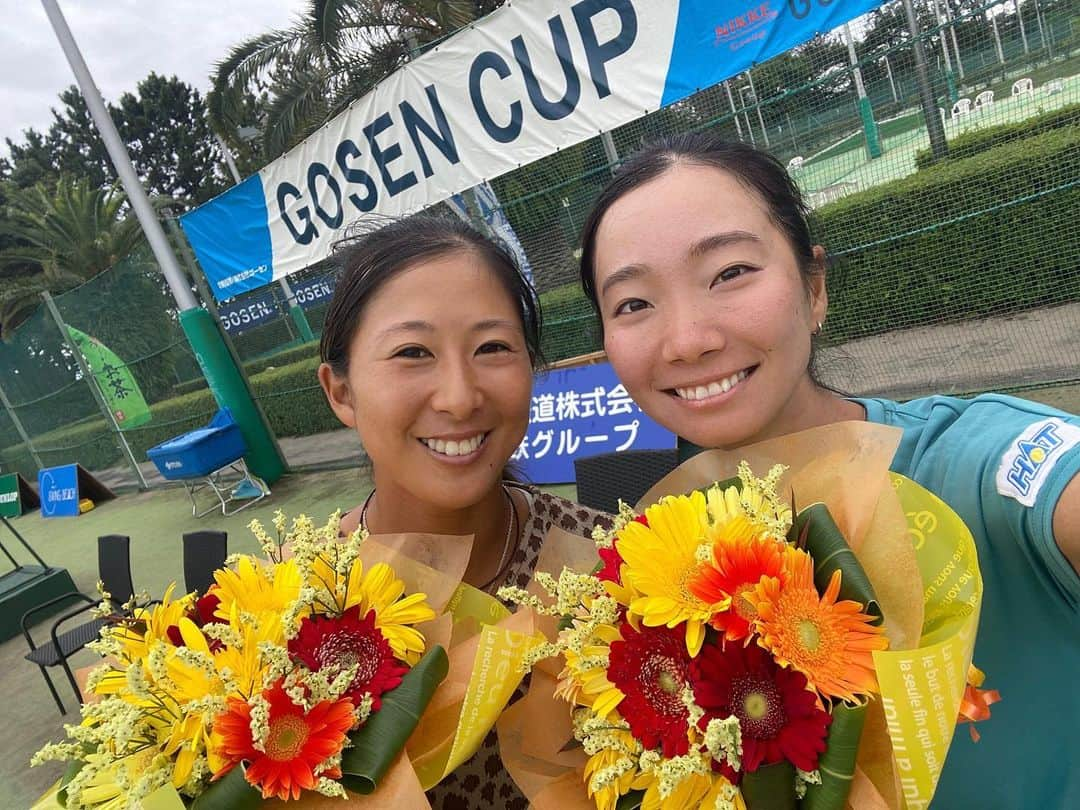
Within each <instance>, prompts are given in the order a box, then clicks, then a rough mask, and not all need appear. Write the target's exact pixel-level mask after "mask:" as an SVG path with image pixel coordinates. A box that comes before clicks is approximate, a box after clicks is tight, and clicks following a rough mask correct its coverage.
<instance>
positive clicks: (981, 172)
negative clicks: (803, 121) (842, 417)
mask: <svg viewBox="0 0 1080 810" xmlns="http://www.w3.org/2000/svg"><path fill="white" fill-rule="evenodd" d="M1078 176H1080V138H1078V137H1077V132H1076V130H1075V129H1074V128H1062V129H1056V130H1052V131H1050V132H1046V133H1044V134H1042V135H1036V136H1034V137H1031V138H1025V139H1024V140H1022V141H1014V142H1012V143H1009V144H1006V145H1004V146H999V147H997V148H995V149H991V150H988V151H986V152H982V153H980V154H978V155H976V156H974V157H971V158H967V159H963V160H950V161H946V162H943V163H939V164H936V165H934V166H932V167H931V168H929V169H925V170H923V171H921V172H918V173H917V174H914V175H911V176H910V177H906V178H903V179H901V180H897V181H896V182H894V183H890V184H888V185H884V186H878V187H875V188H871V189H868V190H866V191H863V192H860V193H858V194H852V195H850V196H848V197H844V198H842V199H840V200H837V201H836V202H834V203H830V204H829V205H826V206H823V207H822V208H821V209H819V210H818V211H817V216H816V218H815V219H816V227H820V233H821V234H822V236H821V237H820V239H821V241H822V242H823V244H826V245H828V247H829V252H830V253H831V254H832V255H833V256H834V257H837V258H838V259H839V262H838V265H837V267H835V268H834V269H833V270H832V271H831V273H830V283H829V302H830V306H829V335H830V336H831V337H832V338H833V339H834V340H846V339H851V338H856V337H861V336H864V335H874V334H880V333H882V332H886V331H889V330H893V329H898V328H906V327H911V326H917V325H926V324H930V323H942V322H947V321H961V320H967V319H972V318H980V317H986V316H989V315H994V314H1004V313H1012V312H1018V311H1022V310H1026V309H1032V308H1035V307H1041V306H1052V305H1055V304H1061V303H1065V302H1068V301H1074V300H1076V299H1077V298H1078V297H1080V272H1077V271H1078V268H1080V240H1077V239H1076V238H1075V234H1076V211H1078V210H1080V186H1078V185H1072V186H1071V187H1070V186H1069V184H1070V183H1072V184H1075V183H1076V178H1077V177H1078ZM1037 195H1042V196H1037ZM1025 198H1031V199H1025ZM1016 200H1024V201H1023V202H1020V203H1016V204H1009V203H1010V202H1011V201H1016ZM961 217H967V218H966V219H962V220H961V219H960V218H961ZM956 220H960V221H956ZM933 223H948V224H941V225H937V226H935V227H932V228H930V229H926V230H924V228H926V226H928V225H932V224H933ZM890 237H895V238H892V239H891V241H885V242H884V243H883V244H874V243H875V242H879V241H881V240H887V239H890Z"/></svg>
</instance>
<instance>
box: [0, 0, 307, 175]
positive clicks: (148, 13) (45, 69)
mask: <svg viewBox="0 0 1080 810" xmlns="http://www.w3.org/2000/svg"><path fill="white" fill-rule="evenodd" d="M58 2H59V5H60V9H61V11H63V13H64V16H65V17H66V18H67V21H68V25H69V26H70V28H71V31H72V33H73V34H74V36H75V40H76V42H78V43H79V47H80V49H81V50H82V54H83V58H84V59H85V60H86V63H87V65H88V66H89V68H90V72H91V73H92V74H93V76H94V79H95V81H96V82H97V85H98V87H99V88H100V90H101V93H102V95H103V96H104V97H105V99H106V101H115V100H116V99H117V98H118V97H119V96H120V95H121V94H122V93H123V92H124V91H126V90H131V91H134V89H135V85H136V84H137V83H138V82H139V81H140V80H141V79H143V78H144V77H145V76H146V75H147V74H148V73H150V71H156V72H157V73H160V74H163V75H165V76H172V75H176V76H179V77H180V78H181V79H182V80H183V81H185V82H187V83H189V84H191V85H194V86H195V87H197V88H198V89H199V91H200V92H202V93H203V94H205V92H206V90H207V89H208V87H209V84H210V82H209V78H208V77H209V75H210V71H211V69H212V68H213V65H214V63H215V62H216V61H218V60H219V59H221V58H222V57H223V56H224V55H225V54H226V53H227V52H228V50H229V48H230V47H231V46H232V45H235V44H237V43H238V42H240V41H241V40H243V39H246V38H248V37H249V36H252V35H254V34H258V33H262V32H263V31H267V30H269V29H271V28H283V27H285V26H287V25H289V24H290V22H291V21H292V20H293V18H294V17H295V15H296V14H297V13H299V12H300V11H301V10H302V9H303V7H304V6H305V5H306V3H305V2H304V0H58ZM0 19H2V20H3V21H4V22H3V25H0V100H2V103H0V154H4V155H6V154H7V147H6V146H4V145H3V138H11V139H12V140H14V141H16V142H19V141H21V140H22V139H23V138H22V132H23V130H24V129H26V128H27V127H34V128H35V129H38V130H44V129H46V128H48V125H49V123H50V122H51V121H52V115H51V113H50V112H49V109H50V107H54V106H58V103H59V102H58V99H57V95H58V94H59V93H60V91H61V90H63V89H64V88H65V87H67V86H68V85H70V84H74V83H75V77H74V75H73V74H72V72H71V68H70V67H68V63H67V60H66V59H65V58H64V54H63V51H61V50H60V45H59V44H58V43H57V41H56V37H55V35H54V34H53V30H52V27H51V26H50V25H49V21H48V19H47V18H46V16H45V11H44V9H43V8H42V6H41V3H40V0H0Z"/></svg>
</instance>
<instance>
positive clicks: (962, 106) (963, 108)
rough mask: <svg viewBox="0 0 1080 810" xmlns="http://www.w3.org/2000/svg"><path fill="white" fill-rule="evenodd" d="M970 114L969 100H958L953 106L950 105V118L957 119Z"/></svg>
mask: <svg viewBox="0 0 1080 810" xmlns="http://www.w3.org/2000/svg"><path fill="white" fill-rule="evenodd" d="M970 112H971V99H970V98H962V99H958V100H957V102H956V103H955V104H953V105H952V117H953V119H956V118H959V117H960V116H962V115H967V114H969V113H970Z"/></svg>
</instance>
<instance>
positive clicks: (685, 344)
mask: <svg viewBox="0 0 1080 810" xmlns="http://www.w3.org/2000/svg"><path fill="white" fill-rule="evenodd" d="M662 328H663V345H662V356H663V358H664V360H666V361H667V362H669V363H680V362H682V363H693V362H695V361H697V360H699V359H700V358H701V357H702V356H703V355H705V354H708V353H709V352H713V351H719V350H721V349H723V348H724V346H725V345H726V344H727V340H726V338H725V336H724V330H723V326H722V324H721V322H720V319H719V318H718V317H717V314H716V312H714V311H712V310H710V309H709V308H708V307H706V306H704V305H703V302H700V301H690V300H688V301H685V302H682V303H680V304H678V305H677V306H675V307H673V308H672V310H671V311H670V312H668V313H666V315H665V318H664V321H663V327H662Z"/></svg>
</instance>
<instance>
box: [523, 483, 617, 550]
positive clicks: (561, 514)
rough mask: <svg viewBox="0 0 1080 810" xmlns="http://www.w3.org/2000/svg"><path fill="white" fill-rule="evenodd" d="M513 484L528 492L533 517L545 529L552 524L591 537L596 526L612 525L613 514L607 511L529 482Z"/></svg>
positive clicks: (607, 526) (606, 526) (605, 526)
mask: <svg viewBox="0 0 1080 810" xmlns="http://www.w3.org/2000/svg"><path fill="white" fill-rule="evenodd" d="M513 486H516V487H518V488H520V489H522V490H524V491H525V492H526V493H527V494H528V496H529V503H530V507H529V509H530V512H531V516H532V519H533V520H534V521H536V522H537V523H538V524H540V526H541V527H542V528H543V529H545V530H546V529H547V528H550V527H551V526H557V527H558V528H560V529H562V530H563V531H566V532H570V533H571V534H580V535H581V536H583V537H591V536H592V530H593V528H594V527H595V526H601V527H603V528H605V529H606V528H609V527H610V526H611V520H612V516H611V515H609V514H608V513H607V512H601V511H599V510H597V509H592V508H591V507H588V506H583V505H582V504H579V503H574V502H573V501H571V500H568V499H566V498H563V497H561V496H560V495H556V494H555V493H553V492H545V491H544V490H542V489H540V488H539V487H536V486H532V485H529V484H514V485H513Z"/></svg>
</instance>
